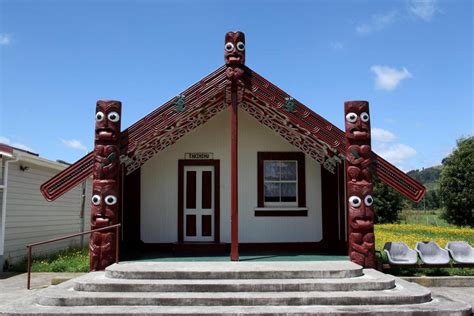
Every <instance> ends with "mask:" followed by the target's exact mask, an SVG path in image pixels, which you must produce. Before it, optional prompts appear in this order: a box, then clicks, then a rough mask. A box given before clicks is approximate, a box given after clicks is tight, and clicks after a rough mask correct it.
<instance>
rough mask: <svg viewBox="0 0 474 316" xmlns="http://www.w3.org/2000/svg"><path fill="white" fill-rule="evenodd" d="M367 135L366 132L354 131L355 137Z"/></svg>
mask: <svg viewBox="0 0 474 316" xmlns="http://www.w3.org/2000/svg"><path fill="white" fill-rule="evenodd" d="M366 135H367V133H366V132H361V131H354V136H355V138H364V137H366Z"/></svg>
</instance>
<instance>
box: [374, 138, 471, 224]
mask: <svg viewBox="0 0 474 316" xmlns="http://www.w3.org/2000/svg"><path fill="white" fill-rule="evenodd" d="M407 174H408V175H409V176H410V177H412V178H413V179H415V180H417V181H419V182H421V183H422V184H423V185H425V187H426V188H427V191H426V194H425V197H424V198H423V200H421V202H420V203H414V202H412V201H409V200H407V199H405V198H404V197H402V196H401V195H400V194H399V193H397V192H396V191H394V190H393V189H391V188H390V187H388V186H387V185H386V184H384V183H383V182H381V181H379V180H378V179H375V181H374V184H375V185H374V196H375V200H374V209H375V214H376V216H375V220H376V222H378V223H395V222H397V221H398V220H399V214H400V211H401V210H402V209H418V210H434V209H440V208H441V209H442V210H443V212H442V218H443V219H445V220H446V221H447V222H448V223H450V224H453V225H457V226H470V227H474V136H471V137H466V138H461V139H459V140H458V141H457V146H456V148H455V149H454V150H453V152H452V153H451V154H450V155H448V156H447V157H446V158H444V159H443V161H442V165H441V166H435V167H430V168H424V169H421V170H412V171H409V172H407Z"/></svg>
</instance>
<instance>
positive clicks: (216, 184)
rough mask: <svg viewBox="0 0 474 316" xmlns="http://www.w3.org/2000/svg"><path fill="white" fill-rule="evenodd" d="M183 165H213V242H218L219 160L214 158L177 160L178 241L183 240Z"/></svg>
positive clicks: (219, 209)
mask: <svg viewBox="0 0 474 316" xmlns="http://www.w3.org/2000/svg"><path fill="white" fill-rule="evenodd" d="M184 166H213V167H214V242H215V243H219V242H220V213H221V204H220V203H221V202H220V190H219V188H220V162H219V160H214V159H199V160H198V159H196V160H193V159H180V160H178V243H183V242H184V228H183V226H184Z"/></svg>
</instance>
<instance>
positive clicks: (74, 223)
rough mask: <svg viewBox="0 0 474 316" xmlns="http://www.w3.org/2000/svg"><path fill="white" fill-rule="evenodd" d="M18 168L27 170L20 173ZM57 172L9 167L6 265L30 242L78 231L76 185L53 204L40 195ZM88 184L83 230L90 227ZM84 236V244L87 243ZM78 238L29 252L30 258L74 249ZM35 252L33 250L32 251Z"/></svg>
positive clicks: (79, 190) (78, 192)
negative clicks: (43, 184) (33, 255)
mask: <svg viewBox="0 0 474 316" xmlns="http://www.w3.org/2000/svg"><path fill="white" fill-rule="evenodd" d="M20 164H22V165H26V166H28V167H29V169H28V170H26V171H21V170H20V168H19V166H20ZM58 172H59V170H55V169H49V168H45V167H40V166H36V165H33V164H29V163H22V162H16V163H11V164H10V165H9V175H8V193H7V207H6V221H5V254H4V259H5V260H8V262H9V263H13V262H16V261H19V260H21V259H22V258H24V257H25V255H26V245H27V244H29V243H33V242H38V241H43V240H48V239H51V238H55V237H59V236H63V235H67V234H72V233H76V232H79V231H81V217H80V212H81V196H82V188H81V185H78V186H77V187H75V188H74V189H72V190H71V191H69V192H68V193H66V194H64V195H63V196H62V197H60V198H58V199H57V200H56V201H54V202H48V201H46V200H45V199H44V197H43V196H42V195H41V192H40V185H41V184H42V183H44V182H45V181H47V180H48V179H50V178H51V177H53V176H54V175H55V174H57V173H58ZM91 187H92V181H91V180H90V179H89V180H88V181H87V188H86V197H85V199H86V201H85V214H84V216H85V230H88V229H89V227H90V224H89V222H90V220H89V217H90V202H89V201H90V196H91ZM87 241H88V237H87V236H86V238H85V242H86V243H87ZM79 242H80V238H74V239H69V240H66V241H61V242H57V243H52V244H49V245H45V246H39V247H35V248H33V249H34V250H33V254H39V253H42V252H51V251H56V250H59V249H63V248H65V247H68V246H73V245H78V244H79ZM35 249H36V250H35Z"/></svg>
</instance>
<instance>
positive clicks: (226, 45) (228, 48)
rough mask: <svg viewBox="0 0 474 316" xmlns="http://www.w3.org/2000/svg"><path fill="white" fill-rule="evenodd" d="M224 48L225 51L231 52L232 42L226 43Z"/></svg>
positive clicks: (232, 48)
mask: <svg viewBox="0 0 474 316" xmlns="http://www.w3.org/2000/svg"><path fill="white" fill-rule="evenodd" d="M224 48H225V50H226V51H228V52H231V51H232V50H234V44H232V43H231V42H229V43H226V44H225V46H224Z"/></svg>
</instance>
